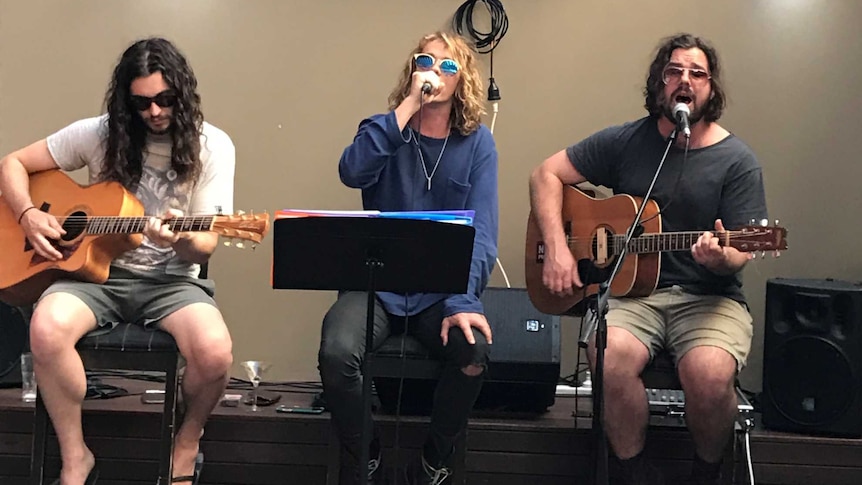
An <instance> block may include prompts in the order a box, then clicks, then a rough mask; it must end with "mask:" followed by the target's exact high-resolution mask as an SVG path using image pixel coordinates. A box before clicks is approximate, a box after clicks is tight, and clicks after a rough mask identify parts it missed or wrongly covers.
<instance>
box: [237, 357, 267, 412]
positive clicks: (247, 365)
mask: <svg viewBox="0 0 862 485" xmlns="http://www.w3.org/2000/svg"><path fill="white" fill-rule="evenodd" d="M269 367H270V364H269V363H268V362H263V361H260V360H247V361H245V362H243V363H242V368H243V369H245V373H246V375H248V379H249V380H250V381H251V410H252V411H254V412H256V411H258V410H259V409H260V408H258V406H257V388H258V387H259V386H260V381H261V379H262V377H263V374H264V373H265V372H266V371H267V370H268V369H269Z"/></svg>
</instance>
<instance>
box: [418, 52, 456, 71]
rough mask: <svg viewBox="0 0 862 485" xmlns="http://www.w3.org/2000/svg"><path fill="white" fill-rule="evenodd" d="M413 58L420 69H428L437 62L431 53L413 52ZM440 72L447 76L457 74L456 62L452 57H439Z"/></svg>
mask: <svg viewBox="0 0 862 485" xmlns="http://www.w3.org/2000/svg"><path fill="white" fill-rule="evenodd" d="M413 60H414V62H416V68H417V69H419V70H421V71H429V70H431V68H433V67H434V65H435V64H437V62H438V61H437V59H435V58H434V56H432V55H431V54H424V53H420V54H413ZM439 62H440V72H441V73H443V74H445V75H447V76H454V75H455V74H458V63H457V62H455V60H454V59H440V61H439Z"/></svg>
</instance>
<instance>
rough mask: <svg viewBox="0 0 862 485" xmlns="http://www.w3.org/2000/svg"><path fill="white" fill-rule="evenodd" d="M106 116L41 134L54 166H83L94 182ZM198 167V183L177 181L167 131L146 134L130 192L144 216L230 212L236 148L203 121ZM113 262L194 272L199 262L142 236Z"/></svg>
mask: <svg viewBox="0 0 862 485" xmlns="http://www.w3.org/2000/svg"><path fill="white" fill-rule="evenodd" d="M106 136H107V115H102V116H97V117H94V118H86V119H83V120H79V121H76V122H74V123H72V124H70V125H68V126H66V127H65V128H62V129H60V130H59V131H57V132H56V133H54V134H52V135H49V136H48V138H47V142H48V150H49V151H50V152H51V155H52V156H53V157H54V160H55V161H56V162H57V165H58V166H59V167H60V168H61V169H63V170H67V171H72V170H78V169H80V168H83V167H87V168H88V170H89V176H90V183H91V184H93V183H96V182H98V181H99V175H100V174H101V171H102V164H103V162H104V160H105V146H104V141H105V140H106ZM200 159H201V163H202V168H201V172H200V175H199V176H198V183H197V184H196V185H194V186H193V187H192V184H190V183H186V184H182V185H178V184H176V183H174V182H173V180H174V179H175V178H176V172H174V171H173V170H172V169H171V141H170V137H168V136H157V135H148V139H147V145H146V147H145V149H144V167H143V174H142V175H141V181H140V183H139V184H138V188H137V190H136V191H135V196H136V197H137V198H138V200H140V201H141V203H142V204H143V205H144V213H145V215H148V216H162V215H164V214H165V212H167V210H168V209H178V210H181V211H183V214H184V215H189V216H193V215H208V214H216V213H218V211H219V210H221V212H223V213H224V214H230V213H231V212H233V182H234V172H235V165H236V149H235V148H234V145H233V142H232V141H231V139H230V137H229V136H228V135H227V133H225V132H224V131H222V130H220V129H218V128H216V127H215V126H213V125H211V124H209V123H206V122H204V124H203V134H202V135H201V153H200ZM113 264H114V265H116V266H119V267H123V268H126V269H129V270H132V271H133V272H137V273H140V272H148V273H152V272H155V273H163V274H174V275H188V276H192V277H196V276H197V275H198V273H199V271H200V267H199V266H198V265H196V264H191V263H188V262H185V261H181V260H180V259H179V258H177V256H176V252H175V251H174V250H173V249H172V248H160V247H158V246H156V245H154V244H152V243H151V242H150V241H149V239H147V238H146V237H144V242H143V244H141V246H140V247H138V248H137V249H134V250H131V251H127V252H126V253H124V254H122V255H121V256H120V257H118V258H117V259H115V260H114V262H113Z"/></svg>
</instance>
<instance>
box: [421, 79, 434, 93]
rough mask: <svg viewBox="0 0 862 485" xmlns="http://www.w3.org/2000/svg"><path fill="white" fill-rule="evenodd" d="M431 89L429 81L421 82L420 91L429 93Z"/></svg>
mask: <svg viewBox="0 0 862 485" xmlns="http://www.w3.org/2000/svg"><path fill="white" fill-rule="evenodd" d="M431 89H432V86H431V83H429V82H428V81H425V82H424V83H422V93H423V94H431Z"/></svg>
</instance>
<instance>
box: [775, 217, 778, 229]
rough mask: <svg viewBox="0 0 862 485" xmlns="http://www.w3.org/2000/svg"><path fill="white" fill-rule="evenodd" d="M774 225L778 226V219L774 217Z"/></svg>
mask: <svg viewBox="0 0 862 485" xmlns="http://www.w3.org/2000/svg"><path fill="white" fill-rule="evenodd" d="M775 227H778V219H775Z"/></svg>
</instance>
